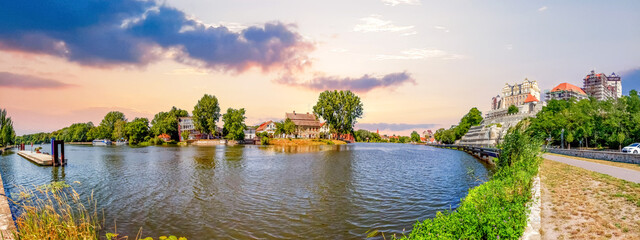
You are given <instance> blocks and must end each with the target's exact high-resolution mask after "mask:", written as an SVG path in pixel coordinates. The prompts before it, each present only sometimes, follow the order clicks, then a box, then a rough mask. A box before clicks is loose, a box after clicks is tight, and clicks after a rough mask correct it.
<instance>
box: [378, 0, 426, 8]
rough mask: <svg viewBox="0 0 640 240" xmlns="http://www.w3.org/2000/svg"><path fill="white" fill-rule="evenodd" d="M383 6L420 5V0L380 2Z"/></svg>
mask: <svg viewBox="0 0 640 240" xmlns="http://www.w3.org/2000/svg"><path fill="white" fill-rule="evenodd" d="M382 2H383V3H384V4H385V5H389V6H393V7H395V6H398V5H400V4H406V5H420V0H382Z"/></svg>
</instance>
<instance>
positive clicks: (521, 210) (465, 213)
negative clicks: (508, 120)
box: [402, 122, 540, 239]
mask: <svg viewBox="0 0 640 240" xmlns="http://www.w3.org/2000/svg"><path fill="white" fill-rule="evenodd" d="M525 125H526V122H524V123H523V124H518V126H516V127H515V128H513V129H511V130H510V131H509V133H508V134H507V136H505V140H504V143H503V144H502V145H501V146H500V148H501V150H502V153H501V156H500V158H499V159H498V160H497V164H496V165H497V168H498V169H497V172H496V173H495V174H494V175H493V177H492V178H491V180H489V181H488V182H486V183H484V184H482V185H480V186H478V187H475V188H473V189H471V190H470V191H469V194H468V195H467V197H466V198H464V199H463V200H462V202H461V203H460V206H459V207H458V209H456V210H454V211H451V212H446V213H442V212H438V213H437V214H436V217H435V218H433V219H427V220H425V221H424V222H418V223H416V224H415V225H414V228H413V231H412V232H411V233H410V234H409V236H402V239H496V238H498V239H518V238H519V237H520V236H521V235H522V233H523V232H524V228H525V227H526V223H527V207H526V206H527V203H528V202H529V201H530V199H531V185H532V181H533V177H534V176H535V175H536V174H537V173H538V166H539V165H540V157H539V154H540V142H539V141H536V140H534V139H532V138H530V137H529V136H528V135H526V134H524V128H526V126H525Z"/></svg>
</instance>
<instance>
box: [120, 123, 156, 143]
mask: <svg viewBox="0 0 640 240" xmlns="http://www.w3.org/2000/svg"><path fill="white" fill-rule="evenodd" d="M125 132H126V134H127V137H129V143H131V144H134V145H135V144H138V143H140V142H142V141H144V139H145V137H148V136H149V133H150V132H149V119H147V118H135V119H134V120H133V121H131V122H130V123H127V125H126V126H125Z"/></svg>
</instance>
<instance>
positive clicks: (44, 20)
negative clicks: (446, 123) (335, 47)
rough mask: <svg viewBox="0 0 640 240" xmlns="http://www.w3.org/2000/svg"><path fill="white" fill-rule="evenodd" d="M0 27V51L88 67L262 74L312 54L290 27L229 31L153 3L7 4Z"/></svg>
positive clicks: (116, 0)
mask: <svg viewBox="0 0 640 240" xmlns="http://www.w3.org/2000/svg"><path fill="white" fill-rule="evenodd" d="M0 22H3V23H11V24H0V49H5V50H14V51H23V52H31V53H39V54H48V55H54V56H58V57H61V58H65V59H67V60H69V61H72V62H76V63H79V64H82V65H92V66H111V65H137V66H144V65H147V64H149V63H151V62H154V61H158V60H160V59H166V58H170V59H174V60H176V61H179V62H182V63H186V64H190V65H194V66H198V67H206V68H210V69H216V70H225V71H239V72H241V71H244V70H246V69H249V68H251V67H260V68H262V69H263V70H269V69H271V68H277V67H295V66H297V65H299V63H300V62H303V61H305V60H308V57H307V53H308V52H310V51H311V50H313V48H314V46H313V44H312V43H310V42H308V41H306V40H304V39H303V37H302V36H301V35H300V34H298V33H297V32H295V31H294V29H295V26H293V25H286V24H283V23H280V22H271V23H265V24H264V25H262V26H251V27H244V28H243V26H241V25H238V24H232V27H233V30H230V28H227V27H225V26H222V25H219V26H212V25H207V24H204V23H201V22H199V21H197V20H195V19H194V18H193V17H190V16H187V15H186V14H185V13H184V12H182V11H180V10H178V9H176V8H173V7H169V6H166V5H164V4H158V3H157V2H155V1H136V0H92V1H9V2H6V3H5V4H3V7H2V8H0ZM239 28H242V29H239Z"/></svg>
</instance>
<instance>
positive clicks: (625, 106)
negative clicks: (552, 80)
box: [527, 90, 640, 149]
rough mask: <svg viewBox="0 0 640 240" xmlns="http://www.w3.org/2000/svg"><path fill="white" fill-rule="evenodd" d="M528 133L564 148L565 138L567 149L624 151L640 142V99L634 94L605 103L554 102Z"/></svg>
mask: <svg viewBox="0 0 640 240" xmlns="http://www.w3.org/2000/svg"><path fill="white" fill-rule="evenodd" d="M563 130H564V132H563ZM527 131H528V133H529V134H530V135H532V136H535V137H537V138H539V139H542V140H544V141H545V142H546V143H547V144H552V145H561V144H562V140H563V139H562V138H563V137H564V147H567V148H571V147H587V148H611V149H620V148H621V147H623V146H625V145H627V144H630V143H633V142H640V96H639V95H638V92H637V91H636V90H631V91H630V92H629V95H628V96H622V97H621V98H618V99H609V100H605V101H598V100H596V99H594V98H589V99H582V100H579V101H578V100H576V99H575V98H573V99H570V100H568V101H566V100H551V101H549V102H548V103H547V106H545V107H543V108H542V110H541V111H540V112H539V113H538V114H537V115H536V117H535V118H532V119H531V126H530V127H529V129H528V130H527Z"/></svg>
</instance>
